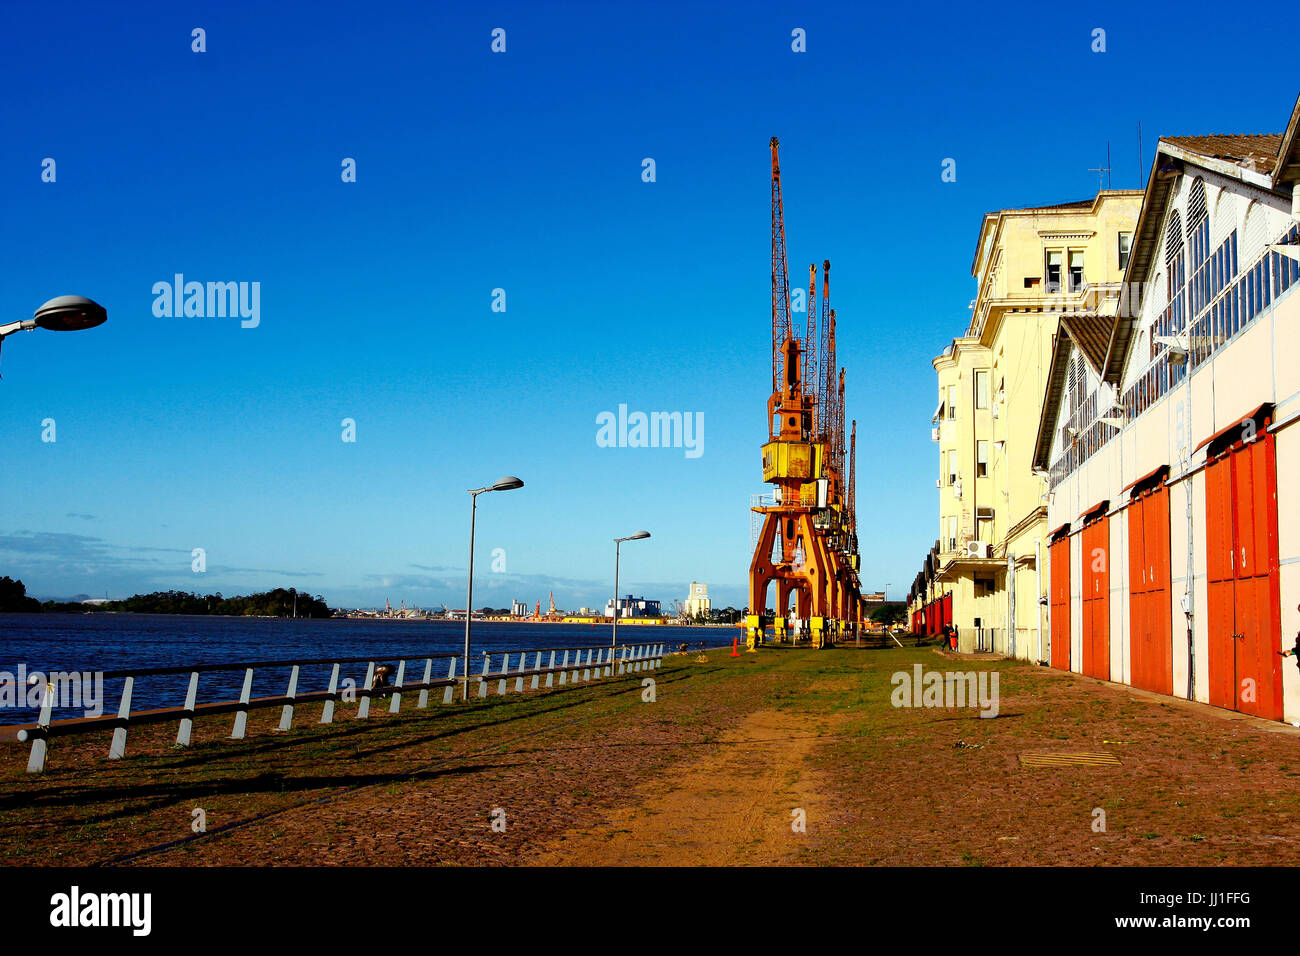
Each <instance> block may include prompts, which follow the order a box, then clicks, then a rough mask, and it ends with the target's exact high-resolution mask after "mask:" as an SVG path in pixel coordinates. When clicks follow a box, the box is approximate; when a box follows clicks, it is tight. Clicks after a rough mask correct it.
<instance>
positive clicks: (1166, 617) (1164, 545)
mask: <svg viewBox="0 0 1300 956" xmlns="http://www.w3.org/2000/svg"><path fill="white" fill-rule="evenodd" d="M1128 534H1129V547H1128V554H1129V565H1128V567H1129V594H1130V612H1129V620H1130V627H1129V649H1130V661H1131V668H1132V675H1131V679H1132V682H1133V686H1134V687H1141V688H1143V689H1144V690H1153V691H1156V692H1158V693H1161V694H1171V693H1173V687H1174V670H1173V634H1172V633H1171V627H1170V611H1169V489H1168V488H1166V487H1165V486H1164V485H1163V484H1160V485H1157V486H1156V488H1155V489H1153V490H1151V491H1148V492H1146V493H1145V494H1143V495H1142V496H1140V497H1139V498H1137V499H1135V500H1134V501H1133V503H1132V504H1131V505H1129V509H1128Z"/></svg>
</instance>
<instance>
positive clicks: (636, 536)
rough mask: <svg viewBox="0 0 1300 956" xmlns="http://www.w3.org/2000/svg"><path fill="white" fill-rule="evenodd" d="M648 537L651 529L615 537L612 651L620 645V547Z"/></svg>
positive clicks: (610, 644) (611, 665)
mask: <svg viewBox="0 0 1300 956" xmlns="http://www.w3.org/2000/svg"><path fill="white" fill-rule="evenodd" d="M648 537H650V532H649V531H636V532H634V533H632V534H630V535H628V536H627V537H626V538H615V539H614V630H613V633H612V634H611V636H610V639H609V647H610V650H611V652H612V651H613V649H614V648H615V647H617V646H618V549H619V548H620V547H621V546H622V544H623V542H624V541H636V540H638V539H640V538H648ZM613 657H614V655H613V654H612V653H611V654H610V667H611V668H612V667H613Z"/></svg>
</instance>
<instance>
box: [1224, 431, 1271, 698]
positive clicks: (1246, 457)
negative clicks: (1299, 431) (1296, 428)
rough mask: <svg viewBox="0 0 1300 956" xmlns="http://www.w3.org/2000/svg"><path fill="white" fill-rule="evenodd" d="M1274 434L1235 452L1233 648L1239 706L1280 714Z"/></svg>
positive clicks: (1233, 483)
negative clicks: (1275, 645) (1276, 650)
mask: <svg viewBox="0 0 1300 956" xmlns="http://www.w3.org/2000/svg"><path fill="white" fill-rule="evenodd" d="M1273 452H1274V447H1273V436H1272V435H1271V434H1265V435H1264V436H1262V437H1259V438H1257V439H1256V440H1255V441H1253V442H1251V443H1249V444H1246V445H1243V447H1241V448H1240V449H1238V450H1237V451H1234V452H1233V453H1232V479H1233V480H1232V486H1233V509H1232V518H1233V532H1234V537H1235V539H1236V541H1235V550H1234V552H1233V560H1232V564H1233V583H1234V594H1233V613H1234V626H1235V629H1234V631H1233V651H1234V658H1235V660H1234V663H1235V669H1236V683H1235V687H1234V690H1235V691H1236V695H1237V702H1238V707H1237V709H1238V710H1241V711H1244V712H1245V713H1248V714H1254V715H1255V716H1257V717H1269V718H1272V719H1274V720H1281V719H1282V680H1281V674H1280V666H1279V662H1280V658H1279V657H1278V655H1277V654H1276V653H1275V651H1274V644H1275V643H1277V637H1276V635H1277V634H1278V633H1279V630H1280V624H1279V618H1280V615H1279V614H1278V613H1276V612H1277V610H1278V609H1279V605H1280V600H1279V595H1278V581H1277V567H1278V555H1277V532H1276V529H1277V517H1276V515H1277V488H1276V474H1277V472H1276V465H1275V463H1274V461H1273Z"/></svg>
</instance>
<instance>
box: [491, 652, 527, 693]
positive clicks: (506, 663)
mask: <svg viewBox="0 0 1300 956" xmlns="http://www.w3.org/2000/svg"><path fill="white" fill-rule="evenodd" d="M522 657H523V655H522V654H521V655H520V658H521V659H522ZM509 673H510V652H509V651H506V656H505V659H504V660H503V661H501V679H500V680H499V681H497V695H498V696H500V695H501V694H504V693H505V692H506V675H507V674H509Z"/></svg>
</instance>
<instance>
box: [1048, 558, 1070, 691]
mask: <svg viewBox="0 0 1300 956" xmlns="http://www.w3.org/2000/svg"><path fill="white" fill-rule="evenodd" d="M1048 552H1049V554H1050V559H1051V562H1052V566H1051V583H1050V587H1049V589H1048V590H1049V592H1050V604H1051V610H1052V621H1051V640H1052V648H1051V657H1052V666H1053V667H1055V668H1058V669H1059V670H1063V671H1068V670H1069V669H1070V539H1069V538H1068V537H1067V538H1061V540H1059V541H1057V542H1056V543H1055V544H1053V545H1051V546H1050V547H1049V548H1048Z"/></svg>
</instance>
